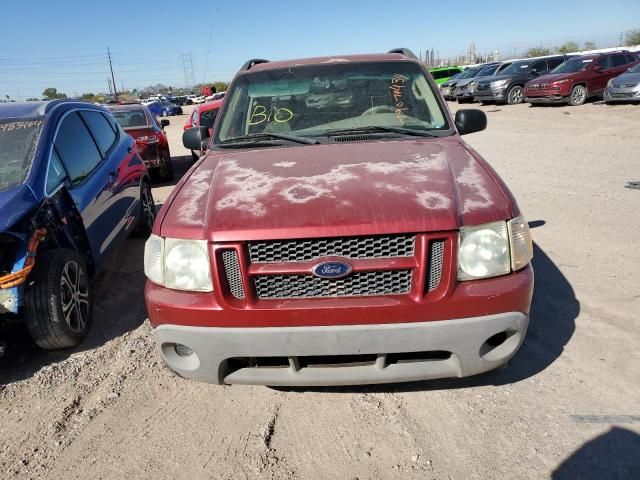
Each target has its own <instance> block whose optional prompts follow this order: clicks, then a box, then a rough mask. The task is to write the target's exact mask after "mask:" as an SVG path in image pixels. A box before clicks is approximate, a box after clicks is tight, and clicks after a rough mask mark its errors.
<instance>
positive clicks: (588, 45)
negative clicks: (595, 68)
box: [584, 42, 596, 50]
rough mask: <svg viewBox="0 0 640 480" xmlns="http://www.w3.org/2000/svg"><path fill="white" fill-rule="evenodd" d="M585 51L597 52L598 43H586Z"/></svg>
mask: <svg viewBox="0 0 640 480" xmlns="http://www.w3.org/2000/svg"><path fill="white" fill-rule="evenodd" d="M584 49H585V50H595V49H596V43H595V42H584Z"/></svg>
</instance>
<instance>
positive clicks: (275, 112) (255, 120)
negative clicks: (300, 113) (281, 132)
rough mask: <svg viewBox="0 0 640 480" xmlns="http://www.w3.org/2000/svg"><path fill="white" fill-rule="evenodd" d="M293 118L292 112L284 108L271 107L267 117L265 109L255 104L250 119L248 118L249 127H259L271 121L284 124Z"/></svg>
mask: <svg viewBox="0 0 640 480" xmlns="http://www.w3.org/2000/svg"><path fill="white" fill-rule="evenodd" d="M292 118H293V112H292V111H291V110H289V109H288V108H285V107H280V108H278V107H271V110H269V114H268V115H267V107H265V106H264V105H260V104H257V105H256V106H255V107H254V109H253V112H252V113H251V117H250V118H249V126H253V125H260V124H261V123H264V122H270V121H271V119H273V121H274V122H276V123H285V122H288V121H289V120H291V119H292Z"/></svg>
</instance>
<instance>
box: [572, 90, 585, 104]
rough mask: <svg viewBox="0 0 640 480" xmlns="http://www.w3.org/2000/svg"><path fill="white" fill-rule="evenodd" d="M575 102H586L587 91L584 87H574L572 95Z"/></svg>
mask: <svg viewBox="0 0 640 480" xmlns="http://www.w3.org/2000/svg"><path fill="white" fill-rule="evenodd" d="M572 97H573V98H572V100H573V103H582V102H584V97H585V91H584V88H583V87H576V88H574V89H573V95H572Z"/></svg>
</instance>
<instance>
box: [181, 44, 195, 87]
mask: <svg viewBox="0 0 640 480" xmlns="http://www.w3.org/2000/svg"><path fill="white" fill-rule="evenodd" d="M182 68H183V69H184V83H185V84H187V85H195V83H196V74H195V72H194V69H193V55H192V54H191V52H189V53H183V54H182Z"/></svg>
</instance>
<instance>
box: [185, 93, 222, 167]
mask: <svg viewBox="0 0 640 480" xmlns="http://www.w3.org/2000/svg"><path fill="white" fill-rule="evenodd" d="M222 103H223V100H214V101H213V102H207V103H203V104H201V105H198V106H197V107H196V108H195V109H194V110H193V113H191V116H190V117H189V120H187V123H185V124H184V127H183V128H184V130H189V129H190V128H193V127H200V126H202V127H207V128H208V129H209V135H211V132H212V130H213V123H214V122H215V120H216V116H217V115H218V112H219V111H220V107H221V106H222ZM204 151H205V149H204V148H203V149H201V150H200V154H197V153H196V152H195V151H193V150H191V156H192V157H193V159H194V160H197V159H198V158H200V156H201V155H202V154H203V153H204Z"/></svg>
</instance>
